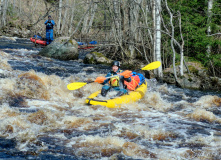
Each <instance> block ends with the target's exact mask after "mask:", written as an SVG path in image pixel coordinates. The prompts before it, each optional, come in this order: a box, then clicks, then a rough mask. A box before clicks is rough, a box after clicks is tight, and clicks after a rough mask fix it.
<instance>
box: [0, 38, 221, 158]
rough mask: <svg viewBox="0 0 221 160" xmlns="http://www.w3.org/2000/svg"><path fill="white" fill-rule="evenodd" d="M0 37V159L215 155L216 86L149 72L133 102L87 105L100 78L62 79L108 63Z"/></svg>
mask: <svg viewBox="0 0 221 160" xmlns="http://www.w3.org/2000/svg"><path fill="white" fill-rule="evenodd" d="M0 41H1V40H0ZM2 42H4V46H3V47H2V46H1V48H0V49H1V51H0V56H1V59H0V86H1V90H0V144H1V145H0V158H10V159H109V158H110V159H163V160H167V159H168V160H169V159H221V157H220V155H221V115H220V113H221V109H220V107H221V98H220V97H221V96H220V93H215V92H212V93H209V92H200V91H192V90H186V89H180V88H176V87H174V86H168V85H166V84H158V83H157V81H156V80H155V79H150V80H147V81H148V92H147V93H146V95H145V97H144V98H143V99H141V100H140V101H138V102H136V103H133V104H124V105H123V106H122V107H121V108H116V109H109V108H106V107H103V106H88V105H86V104H85V103H84V101H85V99H86V97H87V96H89V95H90V94H91V93H93V92H95V91H97V90H98V89H100V88H101V87H102V86H101V85H100V84H97V83H91V84H87V85H85V86H84V87H82V88H80V89H79V90H75V91H69V90H67V88H66V85H67V84H69V83H72V82H75V81H85V80H93V79H95V78H96V77H97V76H100V75H103V74H104V73H105V72H107V70H108V67H105V66H93V65H86V64H83V63H80V61H58V60H55V59H50V58H45V57H40V56H38V55H37V53H38V51H39V48H37V49H36V48H33V46H32V44H31V43H29V42H28V41H27V40H20V39H16V41H12V40H4V41H3V40H2V41H1V44H2ZM24 42H25V43H26V45H23V43H24ZM9 43H10V44H13V45H14V46H15V47H12V48H10V47H5V46H7V45H8V44H9ZM27 46H29V47H27Z"/></svg>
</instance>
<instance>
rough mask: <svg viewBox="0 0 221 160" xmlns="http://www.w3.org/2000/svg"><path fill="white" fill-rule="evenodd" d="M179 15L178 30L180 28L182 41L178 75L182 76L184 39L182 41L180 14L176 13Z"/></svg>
mask: <svg viewBox="0 0 221 160" xmlns="http://www.w3.org/2000/svg"><path fill="white" fill-rule="evenodd" d="M178 14H179V28H180V37H181V40H182V44H181V46H180V75H181V76H183V62H184V58H183V48H184V39H183V34H182V29H181V27H182V25H181V13H180V12H178Z"/></svg>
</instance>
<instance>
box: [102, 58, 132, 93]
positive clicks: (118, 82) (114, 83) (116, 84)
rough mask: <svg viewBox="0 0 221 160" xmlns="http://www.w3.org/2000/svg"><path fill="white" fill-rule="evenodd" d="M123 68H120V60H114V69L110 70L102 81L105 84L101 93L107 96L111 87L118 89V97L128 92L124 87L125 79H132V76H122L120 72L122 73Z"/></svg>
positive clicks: (128, 80)
mask: <svg viewBox="0 0 221 160" xmlns="http://www.w3.org/2000/svg"><path fill="white" fill-rule="evenodd" d="M122 72H123V70H120V62H119V61H114V62H113V63H112V71H110V72H109V73H108V74H107V75H106V77H110V78H107V79H106V80H104V82H103V83H102V84H103V85H104V86H103V87H102V89H101V95H102V96H103V97H105V96H106V95H107V92H108V91H110V90H111V89H113V90H115V91H118V93H117V94H116V97H118V96H122V95H123V94H127V93H128V91H127V89H125V88H124V87H125V86H124V80H125V81H127V82H130V81H131V78H130V77H129V76H128V77H127V76H125V77H124V76H120V75H119V74H120V73H122ZM114 75H116V76H114ZM108 82H109V83H108Z"/></svg>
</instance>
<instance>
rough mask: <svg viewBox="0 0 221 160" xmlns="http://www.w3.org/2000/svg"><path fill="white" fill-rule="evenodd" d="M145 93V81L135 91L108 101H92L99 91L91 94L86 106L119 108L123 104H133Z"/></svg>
mask: <svg viewBox="0 0 221 160" xmlns="http://www.w3.org/2000/svg"><path fill="white" fill-rule="evenodd" d="M146 91H147V82H146V81H145V82H144V83H143V84H142V85H140V86H139V87H138V88H137V89H136V90H135V91H130V92H129V93H128V94H127V95H123V96H120V97H116V98H113V99H109V100H98V99H94V98H96V97H97V96H98V94H100V93H101V90H99V91H97V92H94V93H92V94H91V95H90V96H89V97H88V98H87V99H86V101H85V102H86V104H90V105H101V106H106V107H108V108H119V107H120V106H121V104H125V103H133V102H136V101H138V100H139V99H141V98H143V96H144V95H145V93H146Z"/></svg>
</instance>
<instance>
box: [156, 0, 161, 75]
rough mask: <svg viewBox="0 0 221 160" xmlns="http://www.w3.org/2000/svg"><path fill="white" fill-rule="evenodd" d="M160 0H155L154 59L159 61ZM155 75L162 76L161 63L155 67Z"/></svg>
mask: <svg viewBox="0 0 221 160" xmlns="http://www.w3.org/2000/svg"><path fill="white" fill-rule="evenodd" d="M160 11H161V0H156V13H155V14H156V43H155V45H156V48H155V55H156V60H157V61H160V62H161V16H160ZM157 75H158V76H159V77H163V72H162V65H161V66H160V67H159V68H158V69H157Z"/></svg>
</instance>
